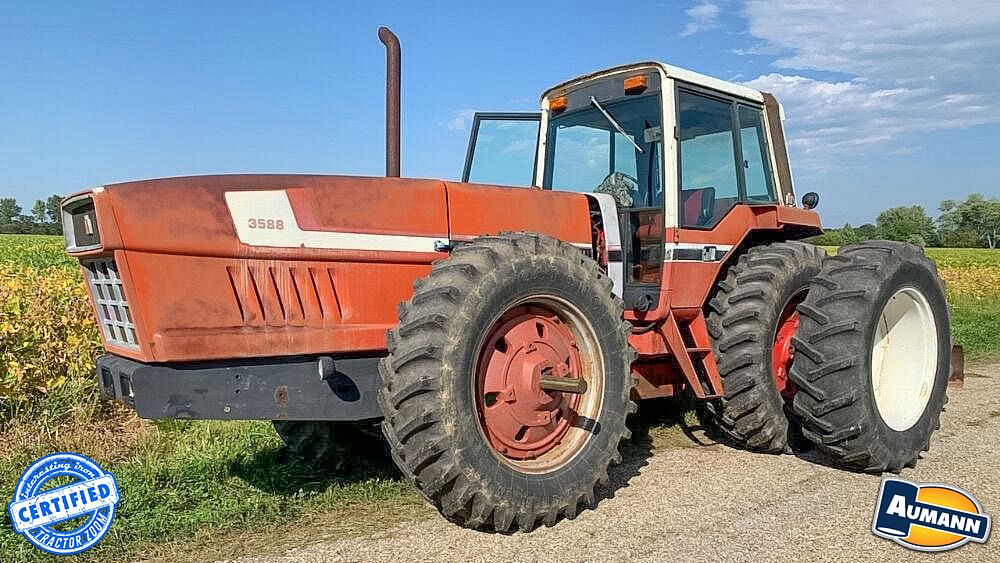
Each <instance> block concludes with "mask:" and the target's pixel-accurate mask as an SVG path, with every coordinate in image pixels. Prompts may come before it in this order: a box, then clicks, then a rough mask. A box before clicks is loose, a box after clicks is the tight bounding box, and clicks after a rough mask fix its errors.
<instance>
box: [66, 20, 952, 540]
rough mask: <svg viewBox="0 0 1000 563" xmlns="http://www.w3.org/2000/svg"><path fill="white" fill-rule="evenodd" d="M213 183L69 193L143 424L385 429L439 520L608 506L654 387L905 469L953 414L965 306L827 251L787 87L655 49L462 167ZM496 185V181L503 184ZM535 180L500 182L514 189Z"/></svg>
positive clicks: (579, 89)
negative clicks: (687, 64) (792, 160)
mask: <svg viewBox="0 0 1000 563" xmlns="http://www.w3.org/2000/svg"><path fill="white" fill-rule="evenodd" d="M380 37H381V38H382V40H383V42H384V43H386V45H387V48H388V54H389V57H388V58H389V63H390V64H389V81H388V82H389V89H388V92H389V93H388V96H387V98H388V105H389V109H388V112H387V113H388V117H389V119H388V125H387V145H388V150H387V168H388V176H390V177H387V178H363V177H347V176H299V175H224V176H197V177H184V178H168V179H159V180H148V181H140V182H128V183H122V184H114V185H107V186H103V187H99V188H96V189H93V190H89V191H86V192H82V193H79V194H76V195H74V196H72V197H69V198H67V199H66V200H65V202H64V203H63V213H64V218H65V221H64V224H65V225H66V232H67V235H66V238H67V251H68V252H69V253H70V254H71V255H73V256H75V257H77V258H79V260H80V263H81V266H82V269H83V272H84V274H85V277H86V281H87V284H88V286H89V289H90V295H91V298H92V300H93V305H94V309H95V312H96V314H97V318H98V321H99V325H100V327H101V328H102V330H103V339H104V345H105V348H106V349H107V352H108V354H107V355H105V356H103V357H101V358H100V359H99V361H98V364H97V373H98V378H99V381H100V386H101V389H102V392H103V394H105V395H107V396H109V397H112V398H116V399H119V400H122V401H124V402H126V403H128V404H129V405H131V406H132V407H134V408H135V410H136V411H137V412H138V414H139V415H140V416H142V417H146V418H154V419H162V418H193V419H265V420H273V421H275V427H276V429H277V431H278V433H279V435H281V437H282V438H283V439H284V440H285V441H286V443H287V444H288V445H289V447H291V448H294V449H296V450H297V451H299V452H301V453H303V454H304V455H320V452H322V451H324V450H325V449H326V448H327V447H328V446H329V445H330V443H331V441H333V440H336V439H344V436H345V435H346V436H348V437H350V436H352V435H354V434H352V432H353V430H354V429H356V428H357V427H358V425H364V424H371V423H372V422H373V421H381V428H382V431H383V434H384V436H385V439H386V441H387V443H388V447H389V449H390V451H391V453H392V457H393V459H394V461H395V463H396V464H397V465H398V466H399V469H400V470H401V471H402V472H403V473H404V474H406V475H407V476H408V477H410V478H411V479H412V480H413V482H414V483H415V485H416V487H417V488H418V489H419V490H420V491H421V492H422V493H423V494H424V495H425V496H426V498H427V499H429V500H430V502H432V503H433V504H434V505H435V506H436V507H437V508H438V509H439V510H440V511H441V512H442V513H443V514H444V515H445V516H446V517H448V518H449V519H451V520H453V521H456V522H459V523H461V524H462V525H465V526H469V527H476V528H484V529H494V530H499V531H506V530H510V529H512V528H514V527H517V528H520V529H522V530H530V529H532V528H534V527H535V526H537V525H538V524H539V523H544V524H547V525H551V524H553V523H555V522H556V521H557V520H559V519H560V518H562V517H572V516H574V515H575V514H576V513H577V512H578V511H579V510H580V509H581V508H583V507H587V506H590V505H592V504H593V500H594V494H595V487H597V486H598V485H599V484H605V483H607V481H608V468H609V466H610V465H611V464H614V463H617V462H619V461H620V459H621V455H620V453H619V446H620V444H621V442H622V441H623V440H624V439H626V438H628V436H629V430H628V429H627V427H626V418H627V417H628V416H629V415H630V414H631V413H634V412H635V411H636V408H637V403H638V401H639V400H641V399H648V398H655V397H672V396H678V395H679V394H690V395H691V396H694V397H696V398H698V399H701V400H704V401H705V405H706V410H707V411H708V412H709V413H711V415H712V419H713V422H714V424H715V426H716V427H717V429H718V430H719V432H721V433H722V434H724V435H725V436H727V437H728V438H729V439H730V440H731V441H732V442H733V443H735V444H738V445H742V446H743V447H746V448H749V449H752V450H757V451H762V452H774V453H780V452H786V451H789V449H790V440H789V435H790V433H791V432H793V431H794V432H795V433H801V435H802V436H804V438H805V439H806V440H808V441H809V442H811V443H812V444H814V445H815V447H816V448H817V449H818V450H819V451H820V452H822V453H823V454H825V455H826V456H827V457H828V458H829V459H831V460H832V461H833V462H834V463H836V464H839V465H841V466H844V467H847V468H851V469H855V470H862V471H868V472H875V473H878V472H883V471H899V470H900V469H901V468H903V467H905V466H909V465H912V464H913V463H915V461H916V459H917V458H918V457H919V454H920V452H921V451H923V450H926V449H927V447H928V441H929V439H930V435H931V433H932V431H933V430H934V429H935V428H936V426H937V424H938V417H939V413H940V411H941V408H942V405H943V404H944V402H945V390H946V387H947V379H948V368H949V351H950V347H949V319H948V312H947V308H946V305H945V301H944V293H943V291H942V284H941V282H940V280H939V279H938V277H937V275H936V272H935V268H934V265H933V264H932V263H931V262H930V261H929V260H928V259H927V258H925V257H924V255H923V253H922V252H921V251H920V250H919V249H918V248H916V247H914V246H910V245H905V244H899V243H894V242H871V243H866V244H860V245H853V246H848V247H844V248H842V249H840V252H839V254H838V255H836V256H830V257H828V256H826V254H825V253H824V251H823V250H821V249H819V248H817V247H815V246H813V245H810V244H807V243H803V242H799V239H802V238H805V237H809V236H812V235H815V234H818V233H820V232H821V228H820V221H819V217H818V216H817V214H816V213H815V212H814V211H813V210H812V208H813V207H815V205H816V203H817V199H818V198H817V196H816V195H815V194H806V195H805V196H804V197H803V207H796V205H795V196H794V193H793V188H792V177H791V173H790V171H789V166H788V159H787V155H786V151H785V138H784V133H783V129H782V117H781V108H780V106H779V105H778V103H777V101H776V100H775V99H774V97H773V96H771V95H769V94H767V93H763V92H759V91H757V90H753V89H750V88H748V87H746V86H741V85H738V84H733V83H729V82H724V81H722V80H717V79H715V78H710V77H708V76H704V75H701V74H697V73H694V72H691V71H687V70H683V69H680V68H675V67H672V66H668V65H665V64H661V63H655V62H648V63H639V64H632V65H627V66H621V67H616V68H612V69H609V70H604V71H600V72H595V73H593V74H589V75H586V76H583V77H580V78H577V79H574V80H571V81H568V82H565V83H563V84H560V85H558V86H555V87H554V88H552V89H550V90H548V91H547V92H545V93H544V94H543V95H542V97H541V110H542V111H541V113H539V114H509V115H508V114H480V115H477V117H476V119H475V122H474V127H473V133H472V140H471V142H470V146H469V152H468V156H467V162H466V166H465V173H464V178H463V181H462V182H452V181H444V180H414V179H401V178H398V177H391V176H398V170H399V150H398V149H399V144H398V143H399V141H398V139H399V122H398V117H399V106H398V92H399V50H398V49H399V48H398V42H397V41H396V39H395V36H394V35H392V33H391V32H389V31H388V30H386V29H383V30H380ZM498 184H499V185H498ZM517 185H520V186H523V187H508V186H517Z"/></svg>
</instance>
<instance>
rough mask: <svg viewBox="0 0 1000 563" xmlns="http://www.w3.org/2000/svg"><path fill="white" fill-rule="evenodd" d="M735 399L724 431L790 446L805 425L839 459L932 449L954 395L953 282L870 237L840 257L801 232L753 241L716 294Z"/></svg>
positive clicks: (712, 314)
mask: <svg viewBox="0 0 1000 563" xmlns="http://www.w3.org/2000/svg"><path fill="white" fill-rule="evenodd" d="M708 309H709V315H708V326H709V332H710V333H711V335H712V336H713V339H714V351H715V353H716V358H717V360H718V364H719V371H720V373H721V375H722V377H723V384H724V389H725V397H724V398H723V399H722V400H721V401H718V402H717V403H714V404H712V405H710V407H709V408H710V410H711V411H712V414H713V415H714V417H713V420H714V422H715V424H716V427H717V428H718V429H719V431H720V432H721V433H722V434H724V435H725V436H726V437H728V438H729V439H730V440H732V441H733V442H735V443H737V444H739V445H741V446H743V447H746V448H749V449H753V450H758V451H765V452H774V453H779V452H784V451H789V450H790V449H791V448H792V446H793V445H794V443H793V442H794V441H793V440H792V439H791V438H792V437H793V436H796V435H797V434H798V433H801V435H802V436H804V437H805V438H806V439H808V441H809V442H811V443H812V444H813V445H815V447H816V448H817V449H818V450H819V451H820V452H821V453H822V454H824V455H825V456H827V457H828V458H830V459H831V460H832V461H833V462H834V463H836V464H838V465H841V466H844V467H847V468H850V469H854V470H859V471H867V472H874V473H880V472H883V471H899V470H900V469H902V468H903V467H906V466H912V465H913V464H914V463H916V460H917V458H918V457H919V454H920V452H922V451H925V450H927V449H928V447H929V441H930V436H931V433H932V432H933V431H934V430H935V429H936V428H937V427H938V418H939V414H940V412H941V409H942V407H943V405H944V403H945V401H946V397H945V391H946V388H947V381H948V371H949V354H950V346H949V343H950V336H949V320H948V311H947V306H946V304H945V300H944V290H943V286H942V284H941V281H940V279H939V278H938V276H937V272H936V269H935V267H934V264H933V263H932V262H931V261H930V260H928V259H927V258H926V257H925V256H924V254H923V252H922V251H921V250H920V249H919V248H917V247H915V246H912V245H908V244H903V243H896V242H890V241H872V242H868V243H863V244H859V245H851V246H846V247H843V248H841V249H840V252H839V253H838V254H837V255H836V256H832V257H826V256H825V253H823V252H822V251H821V250H820V249H818V248H816V247H814V246H811V245H807V244H804V243H798V242H780V243H773V244H768V245H763V246H758V247H755V248H752V249H750V250H749V251H748V252H746V253H745V254H743V255H742V256H741V257H740V259H739V260H738V262H737V263H736V264H734V265H733V266H731V267H730V268H729V270H728V272H727V273H726V276H725V277H724V278H723V279H722V280H720V282H719V284H718V286H717V288H716V290H715V292H714V295H713V297H712V298H711V299H710V301H709V304H708Z"/></svg>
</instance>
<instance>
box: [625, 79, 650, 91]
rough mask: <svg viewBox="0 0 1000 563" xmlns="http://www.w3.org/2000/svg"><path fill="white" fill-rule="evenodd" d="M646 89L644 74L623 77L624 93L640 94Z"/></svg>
mask: <svg viewBox="0 0 1000 563" xmlns="http://www.w3.org/2000/svg"><path fill="white" fill-rule="evenodd" d="M645 90H646V75H645V74H640V75H639V76H629V77H628V78H626V79H625V93H626V94H641V93H643V92H644V91H645Z"/></svg>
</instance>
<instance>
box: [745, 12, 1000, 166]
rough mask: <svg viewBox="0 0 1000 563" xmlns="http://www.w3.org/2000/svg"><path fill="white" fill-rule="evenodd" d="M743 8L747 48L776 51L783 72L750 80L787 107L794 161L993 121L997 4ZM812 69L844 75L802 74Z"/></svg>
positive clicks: (998, 86) (810, 161)
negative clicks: (750, 40)
mask: <svg viewBox="0 0 1000 563" xmlns="http://www.w3.org/2000/svg"><path fill="white" fill-rule="evenodd" d="M745 14H746V17H747V20H748V27H749V32H750V34H751V35H752V36H754V37H756V38H758V39H759V40H760V41H761V44H759V45H756V46H753V45H751V46H749V48H748V49H747V50H745V52H747V53H757V54H762V53H777V55H776V56H777V57H778V58H777V60H776V61H775V62H774V66H775V67H776V68H777V69H781V70H782V72H776V73H771V74H765V75H762V76H759V77H757V78H755V79H753V80H751V81H750V82H749V84H750V85H751V86H753V87H754V88H758V89H761V90H765V91H770V92H772V93H774V94H775V95H776V96H777V97H778V99H779V100H780V101H781V102H782V103H783V104H784V105H785V109H786V111H785V114H786V117H787V121H786V127H787V129H788V136H789V146H790V150H791V152H792V157H793V159H794V160H795V164H796V167H797V168H800V167H802V168H809V169H813V170H822V169H825V168H828V167H830V166H831V165H833V164H835V163H836V162H837V159H838V158H840V157H843V156H845V155H851V154H858V153H861V152H863V151H865V150H867V149H868V148H869V147H871V146H873V145H881V144H884V143H889V142H893V141H898V139H899V136H900V135H901V134H904V133H910V132H921V131H925V132H926V131H933V130H936V129H944V128H956V127H965V126H970V125H977V124H984V123H997V122H1000V31H998V30H1000V2H981V1H979V2H976V1H966V2H926V1H916V0H884V1H880V2H871V1H843V0H839V1H838V0H806V1H791V2H771V1H763V0H750V1H748V2H747V3H746V9H745ZM814 71H826V72H833V73H837V74H840V75H843V76H844V77H845V78H843V79H837V80H823V79H818V78H809V77H804V76H802V75H803V74H806V75H808V74H812V73H813V72H814ZM897 150H898V149H897Z"/></svg>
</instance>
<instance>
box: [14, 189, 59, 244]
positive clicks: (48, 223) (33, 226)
mask: <svg viewBox="0 0 1000 563" xmlns="http://www.w3.org/2000/svg"><path fill="white" fill-rule="evenodd" d="M61 202H62V196H60V195H51V196H49V197H48V198H46V199H44V200H42V199H39V200H36V201H35V205H33V206H32V207H31V213H29V214H24V213H23V209H22V208H21V206H20V205H18V203H17V200H16V199H14V198H12V197H4V198H0V234H35V235H61V234H62V213H61V212H60V210H59V204H60V203H61Z"/></svg>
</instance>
